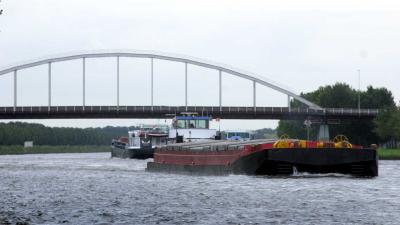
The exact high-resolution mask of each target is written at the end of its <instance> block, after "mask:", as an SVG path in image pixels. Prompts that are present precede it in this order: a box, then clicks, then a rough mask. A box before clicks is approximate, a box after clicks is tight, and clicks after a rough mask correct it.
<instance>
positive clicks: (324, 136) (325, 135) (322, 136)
mask: <svg viewBox="0 0 400 225" xmlns="http://www.w3.org/2000/svg"><path fill="white" fill-rule="evenodd" d="M329 139H330V138H329V126H328V124H326V123H321V125H319V132H318V140H319V141H329Z"/></svg>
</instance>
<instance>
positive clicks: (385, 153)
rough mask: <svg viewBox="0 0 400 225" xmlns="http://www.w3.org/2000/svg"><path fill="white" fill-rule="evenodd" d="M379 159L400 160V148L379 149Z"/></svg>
mask: <svg viewBox="0 0 400 225" xmlns="http://www.w3.org/2000/svg"><path fill="white" fill-rule="evenodd" d="M378 155H379V159H383V160H385V159H386V160H400V149H383V148H381V149H378Z"/></svg>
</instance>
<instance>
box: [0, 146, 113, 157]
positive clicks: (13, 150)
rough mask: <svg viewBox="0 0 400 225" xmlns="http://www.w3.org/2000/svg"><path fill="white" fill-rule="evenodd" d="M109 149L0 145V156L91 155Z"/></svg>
mask: <svg viewBox="0 0 400 225" xmlns="http://www.w3.org/2000/svg"><path fill="white" fill-rule="evenodd" d="M110 149H111V147H110V146H107V145H100V146H97V145H81V146H80V145H77V146H75V145H56V146H50V145H41V146H34V147H32V148H24V147H23V146H19V145H8V146H6V145H2V146H1V145H0V155H19V154H46V153H91V152H109V151H110Z"/></svg>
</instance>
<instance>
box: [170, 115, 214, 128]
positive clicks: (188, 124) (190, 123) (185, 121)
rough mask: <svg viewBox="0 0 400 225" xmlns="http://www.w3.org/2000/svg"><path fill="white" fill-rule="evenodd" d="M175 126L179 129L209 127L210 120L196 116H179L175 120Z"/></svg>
mask: <svg viewBox="0 0 400 225" xmlns="http://www.w3.org/2000/svg"><path fill="white" fill-rule="evenodd" d="M174 127H175V128H178V129H208V127H209V120H207V119H203V118H201V119H197V118H195V117H190V118H178V119H176V121H175V122H174Z"/></svg>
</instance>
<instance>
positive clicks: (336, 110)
mask: <svg viewBox="0 0 400 225" xmlns="http://www.w3.org/2000/svg"><path fill="white" fill-rule="evenodd" d="M325 111H326V114H334V115H355V114H359V115H377V114H378V113H379V109H351V108H325Z"/></svg>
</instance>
